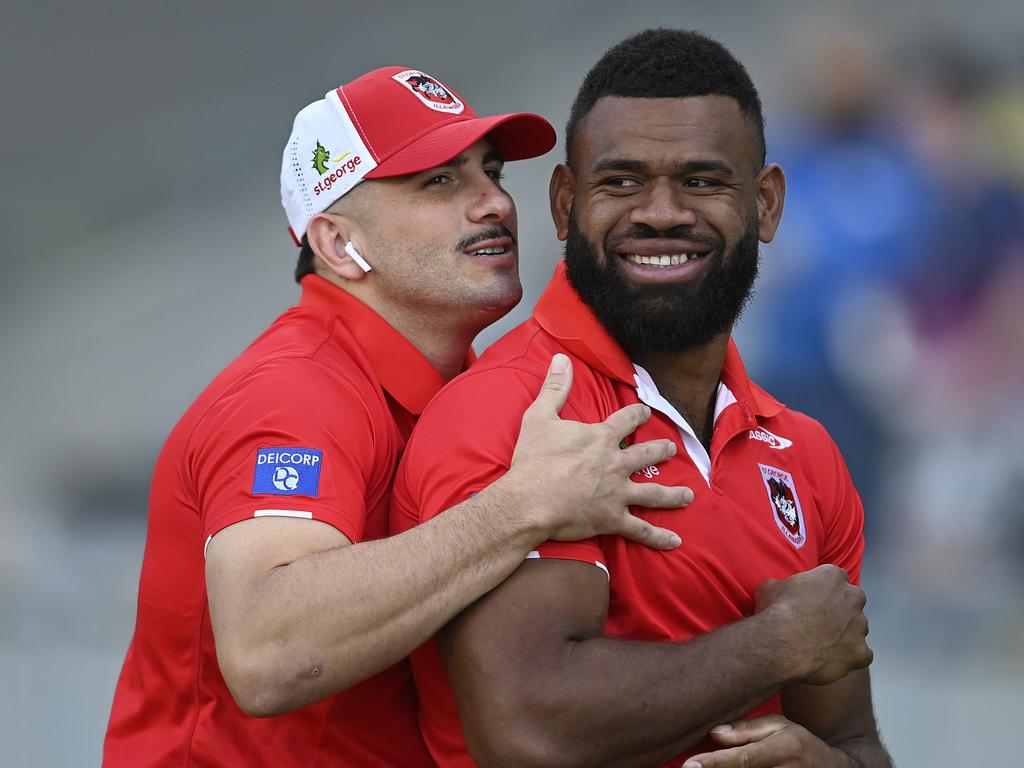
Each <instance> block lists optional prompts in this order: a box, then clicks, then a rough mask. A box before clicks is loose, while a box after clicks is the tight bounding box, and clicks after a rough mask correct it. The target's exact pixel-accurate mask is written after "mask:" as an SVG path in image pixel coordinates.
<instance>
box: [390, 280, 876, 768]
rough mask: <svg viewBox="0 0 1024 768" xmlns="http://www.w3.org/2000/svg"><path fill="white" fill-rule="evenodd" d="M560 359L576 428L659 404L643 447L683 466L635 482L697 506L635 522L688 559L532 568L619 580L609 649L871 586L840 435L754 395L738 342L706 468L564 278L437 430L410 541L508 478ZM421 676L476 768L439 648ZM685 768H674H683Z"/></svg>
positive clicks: (429, 710)
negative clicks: (831, 589) (657, 532)
mask: <svg viewBox="0 0 1024 768" xmlns="http://www.w3.org/2000/svg"><path fill="white" fill-rule="evenodd" d="M556 352H564V353H566V354H568V355H569V356H570V357H571V359H572V361H573V371H574V383H573V388H572V392H571V394H570V396H569V401H568V403H567V404H566V406H565V408H564V409H563V410H562V414H561V415H562V418H565V419H574V420H577V421H583V422H597V421H601V420H603V419H605V418H607V417H608V416H609V415H611V414H612V413H613V412H615V411H616V410H618V409H619V408H621V407H623V406H625V405H629V404H631V403H636V402H639V401H641V400H643V401H644V402H647V403H648V404H649V405H651V407H652V411H653V415H652V417H651V419H650V420H649V421H648V422H647V423H646V424H644V425H643V426H642V427H640V429H638V430H637V432H636V433H635V436H634V437H633V438H632V440H636V441H644V440H652V439H656V438H668V439H671V440H674V441H675V442H676V444H677V447H678V451H677V453H676V455H675V456H674V457H673V458H671V459H669V460H668V461H667V462H665V463H663V464H660V465H658V466H657V467H652V468H648V470H647V471H645V472H638V473H636V474H635V475H634V477H633V479H634V480H635V481H637V482H660V483H663V484H666V485H686V486H689V487H690V488H692V489H693V491H694V494H695V498H694V501H693V503H692V504H690V505H689V506H688V507H687V508H686V509H683V510H678V509H676V510H648V509H634V512H637V513H638V514H640V515H642V516H643V517H645V518H646V519H648V520H650V521H651V522H653V523H655V524H656V525H660V526H663V527H665V528H669V529H671V530H673V531H675V532H677V533H678V534H679V535H680V536H681V537H682V540H683V544H682V546H680V547H679V548H678V549H676V550H673V551H671V552H658V551H655V550H652V549H649V548H647V547H643V546H641V545H638V544H634V543H632V542H630V541H627V540H625V539H623V538H620V537H617V536H605V537H600V538H598V539H593V540H590V541H585V542H579V543H562V542H548V543H546V544H544V545H542V546H541V547H540V548H539V549H538V551H537V552H535V553H532V555H531V556H534V557H553V558H563V559H566V558H568V559H574V560H581V561H583V562H588V563H593V564H596V565H599V566H601V567H603V568H605V569H606V570H607V571H608V573H609V582H608V590H609V607H608V619H607V622H606V624H605V634H606V636H608V637H629V638H632V639H639V640H649V641H652V642H682V641H686V640H689V639H691V638H693V637H696V636H698V635H700V634H702V633H705V632H708V631H710V630H712V629H714V628H716V627H720V626H722V625H724V624H728V623H730V622H733V621H736V620H738V619H741V618H743V617H745V616H749V615H751V614H752V613H753V609H754V593H755V591H756V590H757V587H758V586H759V585H760V584H761V583H762V582H763V581H764V580H765V579H769V578H776V579H777V578H783V577H785V576H788V575H791V574H793V573H796V572H799V571H804V570H808V569H810V568H813V567H815V566H817V565H819V564H821V563H835V564H837V565H840V566H842V567H844V568H846V569H847V570H848V571H849V573H850V578H851V580H853V581H855V582H856V581H857V580H858V579H859V575H860V563H861V555H862V552H863V546H864V544H863V537H862V527H863V525H862V523H863V511H862V508H861V504H860V500H859V498H858V496H857V493H856V491H855V490H854V488H853V485H852V483H851V481H850V477H849V474H848V473H847V470H846V466H845V464H844V463H843V460H842V457H841V456H840V455H839V452H838V450H837V449H836V446H835V444H834V443H833V442H832V440H831V439H830V438H829V436H828V435H827V434H826V432H825V430H824V428H823V427H821V425H819V424H818V423H817V422H815V421H814V420H812V419H810V418H808V417H807V416H805V415H803V414H800V413H796V412H794V411H791V410H788V409H787V408H786V407H785V406H783V405H782V404H781V403H779V402H777V401H776V400H774V399H773V398H772V397H770V396H769V395H768V394H767V393H765V392H764V391H763V390H761V389H760V388H759V387H757V386H756V385H755V384H754V383H753V382H751V381H750V380H749V379H748V378H747V375H746V373H745V371H744V369H743V364H742V362H741V361H740V357H739V353H738V352H737V350H736V348H735V346H734V345H733V344H732V342H730V344H729V349H728V352H727V355H726V359H725V365H724V368H723V370H722V375H721V383H720V385H719V392H718V400H717V407H716V418H715V424H714V436H713V438H712V441H711V450H710V453H708V452H706V451H705V450H704V448H703V446H702V445H701V444H700V442H699V441H698V440H697V439H696V437H695V436H694V435H693V434H692V431H691V430H690V428H689V425H687V424H686V423H685V420H683V419H682V417H681V416H679V414H678V413H677V412H676V411H675V409H674V408H673V407H672V406H671V405H670V404H668V403H667V401H665V400H664V399H663V398H661V396H660V395H659V394H658V392H657V388H656V386H655V384H654V382H653V381H652V380H651V379H650V377H649V376H648V375H647V374H646V372H644V371H643V370H642V369H640V368H638V367H635V366H634V365H633V363H631V362H630V360H629V359H628V358H627V357H626V355H625V353H624V352H623V351H622V349H621V348H620V347H619V346H618V344H617V343H616V342H615V341H614V340H613V339H612V338H611V337H610V336H609V335H608V333H607V332H606V331H605V329H604V327H603V326H601V325H600V323H598V321H597V319H596V318H595V317H594V315H593V314H592V313H591V312H590V310H589V308H587V307H586V305H584V304H583V302H582V301H581V300H580V299H579V297H578V296H577V294H576V292H575V291H574V290H573V288H572V287H571V285H570V284H569V282H568V280H567V278H566V276H565V270H564V265H560V266H559V268H558V270H557V271H556V273H555V276H554V279H553V280H552V282H551V284H550V285H549V286H548V288H547V290H546V291H545V293H544V295H543V296H542V297H541V299H540V301H539V303H538V304H537V308H536V310H535V311H534V314H533V317H532V319H530V320H528V321H527V322H525V323H524V324H522V325H521V326H519V327H518V328H516V329H515V330H513V331H512V332H511V333H509V334H508V335H507V336H505V337H504V338H502V339H501V340H500V341H498V342H497V343H496V344H495V345H494V346H492V347H491V348H490V349H488V350H487V352H486V353H485V354H484V355H482V356H481V358H480V360H479V361H478V362H477V364H476V365H474V366H473V368H472V369H471V370H470V371H469V372H467V373H465V374H463V375H462V376H460V377H459V378H457V379H455V380H454V381H452V382H451V383H450V384H448V386H447V387H445V388H444V389H443V390H442V391H441V393H440V394H439V395H438V396H437V397H436V398H435V399H434V401H433V402H432V403H431V405H430V407H428V408H427V410H426V411H425V413H424V414H423V417H422V418H421V419H420V423H419V425H418V427H417V430H416V433H415V435H414V436H413V438H412V440H411V442H410V444H409V446H408V449H407V451H406V453H405V456H404V459H403V461H402V467H401V468H400V470H399V475H398V478H397V479H396V482H395V493H394V497H393V504H392V526H393V528H394V529H395V530H404V529H406V528H409V527H411V526H413V525H415V524H417V523H419V522H422V521H424V520H427V519H429V518H431V517H433V516H434V515H436V514H438V513H439V512H441V511H443V510H445V509H447V508H449V507H451V506H453V505H455V504H457V503H459V502H461V501H463V500H464V499H466V498H467V497H468V496H469V495H470V494H472V493H474V492H476V491H478V490H480V489H482V488H484V487H486V486H487V485H489V484H490V483H492V482H494V480H496V479H497V478H498V477H500V476H501V475H502V474H504V473H505V472H506V471H507V469H508V467H509V464H510V462H511V458H512V452H513V449H514V447H515V442H516V438H517V436H518V434H519V426H520V420H521V418H522V414H523V411H524V410H525V409H526V407H527V406H529V404H530V403H531V402H532V401H533V399H534V397H535V396H536V393H537V392H538V391H539V388H540V384H541V382H542V381H543V379H544V376H545V373H546V371H547V368H548V365H549V363H550V360H551V356H552V355H553V354H554V353H556ZM413 671H414V674H415V677H416V685H417V688H418V690H419V695H420V701H421V712H420V724H421V727H422V729H423V734H424V738H425V739H426V741H427V746H428V748H429V749H430V750H431V753H432V754H433V756H434V759H435V760H436V761H437V762H438V764H439V765H441V766H445V767H447V766H471V765H473V762H472V760H470V758H469V756H468V754H467V753H466V749H465V742H464V741H463V738H462V731H461V728H460V725H459V721H458V714H457V710H456V707H455V701H454V698H453V695H452V693H451V689H450V687H449V684H448V679H447V676H446V674H445V671H444V667H443V665H442V664H441V661H440V658H439V656H438V653H437V649H436V646H435V645H434V644H433V642H431V643H428V644H427V645H425V646H423V647H422V648H420V649H419V650H418V651H417V652H415V653H414V654H413ZM780 711H781V704H780V700H779V697H778V696H773V697H772V698H771V699H769V700H768V701H766V702H763V703H762V704H761V705H760V707H759V708H758V709H757V710H756V711H755V712H754V713H752V715H751V716H756V715H759V714H764V713H766V712H780ZM707 748H709V747H708V745H707V744H705V745H701V746H700V747H698V748H697V750H696V751H700V750H703V749H707ZM696 751H693V752H688V753H687V755H689V754H695V753H696ZM685 756H686V755H679V756H677V757H676V758H674V759H673V760H672V761H671V764H672V765H675V766H678V765H680V761H681V759H682V758H684V757H685Z"/></svg>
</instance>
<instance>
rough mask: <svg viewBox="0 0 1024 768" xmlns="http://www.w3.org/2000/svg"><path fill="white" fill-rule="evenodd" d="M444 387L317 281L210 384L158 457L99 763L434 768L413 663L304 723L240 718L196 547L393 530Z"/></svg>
mask: <svg viewBox="0 0 1024 768" xmlns="http://www.w3.org/2000/svg"><path fill="white" fill-rule="evenodd" d="M442 384H443V381H442V378H441V376H440V374H439V373H438V372H437V371H436V370H435V369H434V368H433V367H432V366H431V364H430V363H429V362H428V361H427V359H426V358H425V357H424V356H423V355H422V354H421V353H420V352H419V351H418V350H417V349H416V348H415V347H414V346H413V345H412V344H410V343H409V342H408V341H407V340H406V339H405V338H403V337H402V336H401V335H400V334H399V333H398V332H397V331H396V330H395V329H394V328H392V327H391V326H390V325H388V323H387V322H385V321H384V319H383V318H381V317H380V316H379V315H378V314H376V313H375V312H374V311H373V310H371V309H370V308H369V307H367V306H366V305H365V304H363V303H361V302H360V301H358V300H357V299H355V298H354V297H352V296H351V295H350V294H348V293H346V292H345V291H343V290H341V289H339V288H337V287H335V286H334V285H332V284H331V283H329V282H328V281H326V280H324V279H323V278H320V277H318V276H315V275H311V276H308V277H305V278H304V279H303V281H302V300H301V303H300V304H299V306H297V307H293V308H292V309H290V310H288V311H287V312H285V313H284V314H283V315H281V317H279V318H278V319H277V320H276V321H274V323H273V325H271V326H270V328H269V329H268V330H267V331H266V332H265V333H264V334H263V335H262V336H260V337H259V338H258V339H256V341H254V342H253V343H252V345H251V346H250V347H249V348H248V349H246V350H245V352H243V353H242V355H241V356H240V357H239V358H238V359H237V360H235V361H234V362H233V363H232V364H231V365H229V366H228V367H227V368H226V369H225V370H224V371H223V372H222V373H221V374H220V375H219V376H218V377H217V378H216V379H214V381H213V382H212V383H211V384H210V385H209V386H208V387H207V388H206V390H205V391H204V392H203V393H202V394H201V395H200V396H199V398H198V399H197V400H196V401H195V403H193V405H192V406H191V407H190V408H189V409H188V411H187V412H186V413H185V415H184V416H183V417H182V418H181V420H180V421H179V422H178V424H177V426H175V427H174V430H173V431H172V432H171V435H170V437H169V438H168V440H167V443H166V444H165V445H164V448H163V451H162V452H161V454H160V457H159V459H158V460H157V464H156V469H155V472H154V476H153V484H152V489H151V493H150V507H149V531H148V536H147V542H146V551H145V557H144V560H143V564H142V575H141V580H140V585H139V604H138V617H137V622H136V628H135V635H134V637H133V638H132V641H131V645H130V647H129V649H128V655H127V658H126V659H125V663H124V667H123V669H122V672H121V677H120V680H119V681H118V685H117V690H116V693H115V695H114V704H113V709H112V711H111V715H110V725H109V728H108V731H107V737H106V743H105V745H104V765H106V766H112V767H119V766H126V767H127V766H131V768H140V766H170V765H174V766H182V767H185V766H188V767H192V768H198V766H230V767H231V768H236V767H237V766H246V767H247V768H249V767H255V766H268V767H269V766H274V768H281V767H282V766H302V768H307V767H308V766H326V765H330V766H359V767H360V768H364V767H365V766H396V765H402V766H428V765H432V762H431V761H430V759H429V756H428V755H427V753H426V751H425V749H424V747H423V742H422V739H421V737H420V734H419V731H418V729H417V726H416V715H415V711H416V703H415V696H414V691H413V689H412V682H411V679H410V677H409V672H408V665H407V663H406V662H404V661H403V662H402V663H400V664H398V665H396V666H394V667H392V668H390V669H388V670H386V671H384V672H382V673H381V674H379V675H376V676H374V677H372V678H370V679H368V680H366V681H364V682H363V683H360V684H359V685H357V686H355V687H353V688H350V689H349V690H347V691H344V692H343V693H340V694H338V695H336V696H334V697H332V698H330V699H326V700H324V701H321V702H318V703H316V704H313V705H310V706H308V707H304V708H302V709H300V710H297V711H295V712H292V713H289V714H286V715H281V716H278V717H270V718H265V719H256V718H251V717H248V716H247V715H245V714H244V713H243V712H242V711H241V710H240V709H239V708H238V706H237V705H236V704H235V702H234V700H233V698H232V697H231V694H230V692H229V691H228V689H227V687H226V685H225V683H224V679H223V678H222V677H221V673H220V669H219V667H218V666H217V658H216V652H215V648H214V638H213V632H212V631H211V628H210V616H209V611H208V609H207V598H206V580H205V575H204V573H205V571H204V569H205V559H204V548H205V544H206V543H207V542H208V541H209V539H210V537H212V536H213V535H214V534H216V533H217V532H218V531H220V530H222V529H223V528H225V527H227V526H229V525H231V524H233V523H237V522H239V521H241V520H248V519H250V518H252V517H259V516H264V515H272V516H288V517H297V518H309V519H313V520H320V521H323V522H324V523H327V524H329V525H332V526H334V527H335V528H337V529H338V530H339V531H341V532H342V533H344V534H345V535H346V536H348V538H349V539H351V540H352V541H353V542H360V541H365V540H368V539H376V538H381V537H383V536H385V535H387V514H388V505H389V500H390V494H391V484H392V480H393V477H394V471H395V466H396V464H397V462H398V457H399V455H400V453H401V451H402V449H403V448H404V446H405V441H406V439H407V438H408V436H409V433H410V431H411V430H412V426H413V424H414V423H415V421H416V418H417V417H418V415H419V414H420V412H421V411H422V410H423V408H424V406H425V405H426V403H427V401H428V400H429V399H430V397H431V396H432V395H433V394H434V393H435V392H437V390H438V389H440V387H441V385H442Z"/></svg>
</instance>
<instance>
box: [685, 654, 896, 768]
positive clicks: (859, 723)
mask: <svg viewBox="0 0 1024 768" xmlns="http://www.w3.org/2000/svg"><path fill="white" fill-rule="evenodd" d="M782 699H783V709H784V711H785V713H786V716H785V717H781V716H779V715H767V716H765V717H759V718H756V719H754V720H742V721H739V722H734V723H730V724H729V725H727V726H719V727H717V728H714V729H713V730H712V732H711V738H712V739H714V740H715V741H716V742H718V743H719V744H721V745H722V749H720V750H717V751H714V752H708V753H705V754H701V755H695V756H694V757H692V758H690V759H689V760H687V761H686V763H685V764H684V768H698V766H699V767H700V768H782V767H783V766H784V767H785V768H892V759H891V758H890V757H889V753H888V752H886V750H885V747H884V746H882V740H881V738H880V737H879V735H878V726H877V724H876V723H875V716H874V712H873V710H872V706H871V681H870V678H869V675H868V671H867V670H866V669H862V670H856V671H854V672H851V673H850V674H848V675H847V676H846V677H844V678H843V679H841V680H838V681H836V682H834V683H832V684H831V685H827V686H809V685H793V686H790V687H789V688H786V689H785V690H783V692H782Z"/></svg>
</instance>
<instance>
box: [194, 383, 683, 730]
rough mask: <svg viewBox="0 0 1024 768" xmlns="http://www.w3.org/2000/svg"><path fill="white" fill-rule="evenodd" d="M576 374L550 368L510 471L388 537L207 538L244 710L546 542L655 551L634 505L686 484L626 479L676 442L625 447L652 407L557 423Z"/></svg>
mask: <svg viewBox="0 0 1024 768" xmlns="http://www.w3.org/2000/svg"><path fill="white" fill-rule="evenodd" d="M571 381H572V369H571V367H569V368H568V369H567V370H565V371H564V372H561V373H559V372H552V373H549V375H548V378H547V379H546V380H545V383H544V387H543V389H542V391H541V394H540V395H539V396H538V398H537V400H536V402H535V403H534V404H533V405H532V406H531V407H530V409H529V410H528V411H527V413H526V415H525V416H524V417H523V428H522V432H521V435H520V440H519V443H518V445H517V448H516V453H515V456H514V458H513V462H512V468H511V469H510V470H509V472H508V473H507V474H506V475H505V476H504V477H502V478H501V479H500V480H498V481H497V482H495V483H494V484H493V485H491V486H490V487H488V488H486V489H485V490H483V491H481V492H480V493H479V494H477V495H476V496H475V497H473V498H471V499H469V500H468V501H466V502H464V503H462V504H460V505H458V506H457V507H454V508H452V509H450V510H448V511H447V512H445V513H443V514H441V515H439V516H438V517H437V518H435V519H433V520H431V521H429V522H428V523H426V524H424V525H422V526H419V527H417V528H415V529H413V530H410V531H407V532H405V533H402V534H400V535H398V536H394V537H391V538H389V539H382V540H378V541H369V542H363V543H358V544H355V545H353V544H352V543H351V542H350V541H349V540H348V539H347V538H346V537H345V536H344V535H343V534H342V533H340V532H339V531H337V530H336V529H334V528H332V527H330V526H328V525H326V524H324V523H318V522H312V521H305V520H294V519H288V518H260V519H253V520H248V521H245V522H242V523H237V524H235V525H233V526H230V527H228V528H226V529H224V530H223V531H221V532H220V533H218V534H217V535H216V536H214V538H213V540H212V541H211V542H210V545H209V548H208V550H207V561H206V582H207V592H208V596H209V605H210V616H211V619H212V624H213V632H214V636H215V638H216V642H217V658H218V661H219V663H220V666H221V670H222V672H223V674H224V678H225V681H226V682H227V683H228V686H229V687H230V689H231V691H232V694H233V695H234V696H235V699H236V701H237V702H238V703H239V705H240V706H241V707H242V708H243V709H244V710H245V711H246V712H248V713H249V714H252V715H257V716H266V715H273V714H279V713H281V712H286V711H289V710H291V709H295V708H297V707H300V706H303V705H305V704H309V703H311V702H314V701H317V700H319V699H321V698H324V697H325V696H328V695H331V694H333V693H335V692H337V691H339V690H342V689H344V688H347V687H349V686H350V685H353V684H354V683H356V682H359V681H360V680H363V679H365V678H366V677H368V676H370V675H372V674H374V673H376V672H379V671H380V670H382V669H384V668H386V667H388V666H390V665H391V664H393V663H395V662H396V661H398V660H399V659H401V658H402V657H404V656H406V655H407V654H408V653H409V652H410V651H411V650H413V649H414V648H416V647H417V646H418V645H420V644H421V643H422V642H423V641H425V640H426V639H427V638H429V637H430V636H431V635H433V634H434V633H435V632H436V631H437V630H438V629H439V628H440V627H441V626H442V625H444V623H445V622H447V621H448V620H449V619H450V618H451V617H452V616H454V615H455V614H456V613H457V612H458V611H460V610H461V609H463V608H464V607H465V606H466V605H468V604H469V603H471V602H472V601H473V600H475V599H476V598H477V597H479V596H480V595H481V594H483V593H484V592H486V591H487V590H489V589H491V588H492V587H494V586H495V585H496V584H498V583H499V582H500V581H501V580H502V579H503V578H505V577H506V576H507V575H508V574H509V573H511V572H512V571H513V570H514V569H515V568H516V566H518V565H519V564H520V563H521V562H522V560H523V558H524V556H525V555H526V554H527V553H528V552H529V551H530V550H531V549H532V548H533V547H534V546H536V545H537V544H538V543H540V542H541V541H544V540H546V539H548V538H569V539H578V538H589V537H591V536H594V535H598V534H602V533H618V534H622V535H625V536H628V537H629V538H633V539H636V540H638V541H642V542H644V543H646V544H648V545H650V546H654V547H658V548H670V547H674V546H676V545H678V543H679V540H678V537H677V536H676V535H675V534H674V533H671V532H670V531H667V530H664V529H660V528H655V527H653V526H651V525H650V524H648V523H646V522H645V521H643V520H641V519H639V518H636V517H634V516H632V515H631V514H629V511H628V505H630V504H639V505H642V506H653V507H679V506H684V505H685V504H686V503H688V502H689V500H691V499H692V497H693V496H692V493H691V492H690V491H689V490H688V489H683V488H666V487H661V486H652V485H649V484H636V483H632V482H630V481H629V475H630V473H631V472H633V471H634V470H636V469H638V468H640V467H643V466H646V465H648V464H651V463H657V462H660V461H663V460H664V459H666V458H668V457H669V456H670V455H671V453H673V452H674V450H675V449H674V446H673V445H672V444H671V442H670V441H665V440H659V441H653V442H651V443H643V444H637V445H634V446H630V447H629V448H627V449H626V450H620V449H619V447H618V444H619V441H620V440H621V439H622V437H624V436H625V435H627V434H630V433H632V432H633V430H634V429H635V428H636V427H637V426H638V425H639V424H640V423H642V422H643V421H644V420H645V419H646V418H647V416H648V415H649V413H650V411H649V410H648V409H647V408H646V407H645V406H639V405H637V406H630V407H628V408H625V409H623V410H621V411H619V412H617V413H615V414H613V415H612V416H611V417H609V419H608V420H606V421H605V422H604V423H602V424H590V425H584V424H579V423H575V422H569V421H561V420H560V419H559V418H558V411H559V409H560V408H561V406H562V405H563V404H564V402H565V400H566V398H567V396H568V392H569V388H570V386H571Z"/></svg>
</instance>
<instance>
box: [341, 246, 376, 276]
mask: <svg viewBox="0 0 1024 768" xmlns="http://www.w3.org/2000/svg"><path fill="white" fill-rule="evenodd" d="M345 253H347V254H348V255H349V256H351V257H352V261H354V262H355V263H356V264H358V265H359V268H360V269H362V270H363V272H369V271H370V270H371V269H373V267H371V266H370V265H369V264H368V263H367V261H366V259H364V258H363V257H362V256H360V255H359V251H357V250H356V249H355V246H354V245H352V241H351V240H349V241H348V242H347V243H345Z"/></svg>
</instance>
